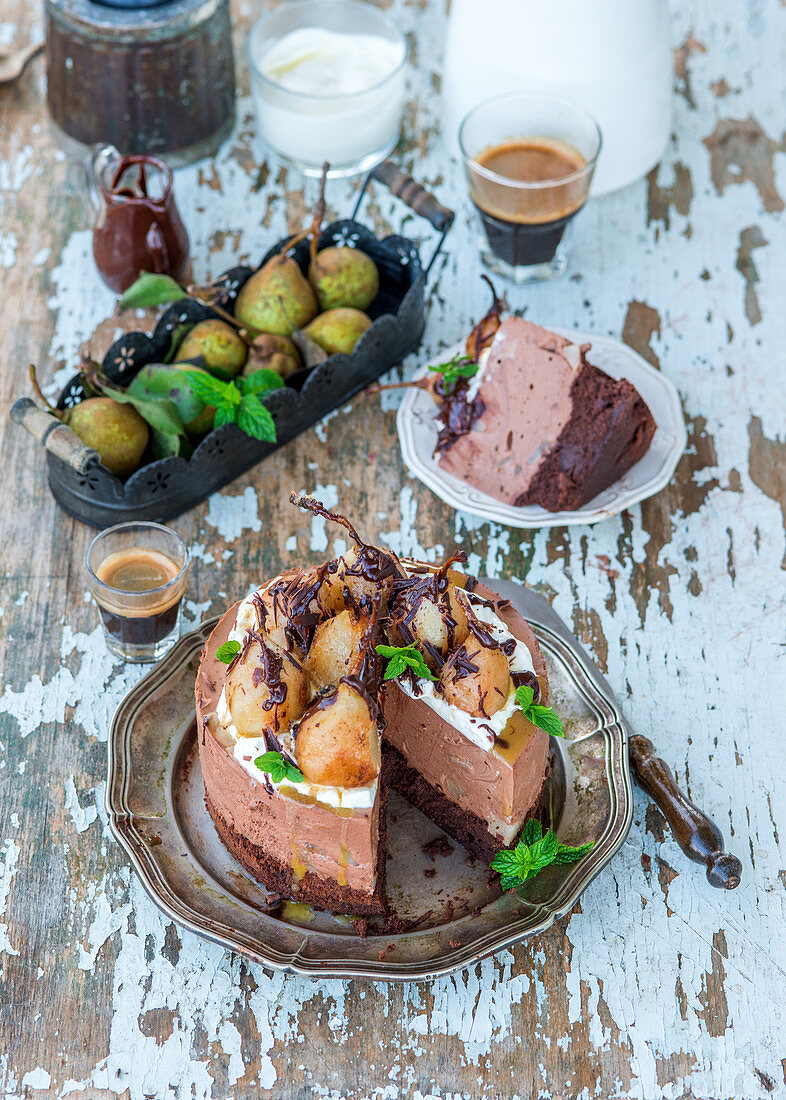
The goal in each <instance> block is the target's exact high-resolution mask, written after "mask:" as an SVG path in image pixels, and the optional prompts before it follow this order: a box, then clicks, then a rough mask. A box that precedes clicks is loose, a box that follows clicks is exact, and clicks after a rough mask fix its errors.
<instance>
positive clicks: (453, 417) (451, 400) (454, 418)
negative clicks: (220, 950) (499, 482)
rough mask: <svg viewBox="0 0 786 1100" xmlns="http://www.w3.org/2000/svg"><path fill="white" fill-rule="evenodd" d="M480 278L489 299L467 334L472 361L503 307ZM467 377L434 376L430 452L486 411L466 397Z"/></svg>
mask: <svg viewBox="0 0 786 1100" xmlns="http://www.w3.org/2000/svg"><path fill="white" fill-rule="evenodd" d="M481 278H482V279H484V280H485V282H487V283H488V285H489V287H490V289H491V297H492V302H491V308H490V309H489V310H488V312H487V313H486V314H485V315H484V316H483V317H481V319H480V320H479V321H478V323H477V324H476V325H475V327H474V328H473V330H472V332H471V333H470V334H469V336H468V337H467V342H466V353H467V355H468V356H469V358H470V359H471V360H472V362H473V363H479V362H480V356H481V355H482V353H483V352H484V351H485V350H486V348H488V347H491V344H492V343H493V341H494V337H495V336H496V334H497V329H498V328H499V326H500V324H501V323H502V319H501V318H502V311H503V309H504V308H505V303H504V302H503V301H502V299H501V298H498V297H497V292H496V290H495V289H494V284H493V283H492V281H491V279H489V277H488V276H487V275H482V276H481ZM471 381H472V379H471V378H457V379H456V381H455V382H452V383H451V384H450V385H449V386H446V385H445V381H444V376H443V375H440V376H439V377H438V378H437V380H436V382H435V384H434V387H433V390H434V394H435V396H436V397H438V398H439V399H440V401H441V402H442V407H441V409H440V411H439V412H438V413H437V416H436V419H437V420H438V421H439V423H440V424H441V425H442V427H441V428H440V429H439V434H438V436H437V445H436V447H435V448H434V454H437V453H438V452H440V451H446V450H447V449H448V448H449V447H452V446H453V444H454V443H455V442H456V440H457V439H460V438H461V436H462V435H467V433H468V432H471V431H472V429H473V428H474V427H475V424H476V423H477V422H478V420H479V419H480V418H481V416H483V413H484V412H485V411H486V406H485V405H484V404H483V402H482V400H481V399H480V397H479V396H476V397H475V398H473V400H472V401H469V400H468V399H467V394H468V392H469V387H470V383H471Z"/></svg>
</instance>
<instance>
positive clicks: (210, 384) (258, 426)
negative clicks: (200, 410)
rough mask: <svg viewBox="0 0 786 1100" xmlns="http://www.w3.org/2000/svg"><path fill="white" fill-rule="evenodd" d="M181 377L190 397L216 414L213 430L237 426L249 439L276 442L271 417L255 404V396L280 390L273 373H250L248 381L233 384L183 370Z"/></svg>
mask: <svg viewBox="0 0 786 1100" xmlns="http://www.w3.org/2000/svg"><path fill="white" fill-rule="evenodd" d="M183 374H184V376H185V379H186V381H187V382H188V385H189V387H190V389H191V392H192V393H193V394H194V396H195V397H198V398H199V400H200V401H202V402H204V404H205V405H211V406H212V407H213V408H214V409H215V410H216V412H215V416H214V417H213V427H214V428H221V427H223V425H224V424H237V426H238V427H239V428H240V430H241V431H242V432H245V433H246V435H250V436H251V437H252V439H261V440H263V441H264V442H266V443H275V442H276V425H275V422H274V420H273V417H272V416H271V415H270V411H269V409H266V408H265V406H264V405H263V404H262V402H261V401H260V400H259V394H262V393H268V392H269V391H270V390H277V389H280V388H281V386H283V385H284V382H283V380H282V379H281V377H280V376H279V375H278V374H276V372H275V371H272V370H266V369H263V370H258V371H254V373H253V374H252V375H249V377H248V378H236V379H235V380H234V381H233V382H222V381H221V379H220V378H214V377H213V375H212V374H208V373H207V372H206V371H200V370H186V371H183Z"/></svg>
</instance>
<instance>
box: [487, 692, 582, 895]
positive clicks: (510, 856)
mask: <svg viewBox="0 0 786 1100" xmlns="http://www.w3.org/2000/svg"><path fill="white" fill-rule="evenodd" d="M530 690H531V689H530ZM593 844H594V841H593V842H591V843H590V844H582V845H581V846H580V847H578V848H572V847H571V846H570V845H569V844H561V843H560V840H559V837H558V836H557V834H556V833H555V832H553V831H552V830H551V829H548V830H547V831H546V832H545V833H543V830H542V828H541V825H540V822H538V821H535V820H534V819H533V820H530V821H528V822H527V823H526V825H525V826H524V828H523V830H522V833H521V839H520V840H519V842H518V844H517V845H516V846H515V848H507V849H506V850H505V851H503V852H498V853H497V854H496V855H495V856H494V858H493V859H492V861H491V868H492V870H493V871H498V872H499V876H500V884H501V886H502V889H503V890H511V889H514V888H515V887H517V886H521V885H522V884H523V883H525V882H527V880H528V879H531V878H534V877H535V875H537V874H538V873H539V872H540V871H542V870H543V868H544V867H550V866H551V865H552V864H555V865H559V864H564V863H575V862H576V860H579V859H582V857H583V856H585V855H586V854H587V852H589V850H590V849H591V848H592V846H593Z"/></svg>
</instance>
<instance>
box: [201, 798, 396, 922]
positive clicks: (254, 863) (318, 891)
mask: <svg viewBox="0 0 786 1100" xmlns="http://www.w3.org/2000/svg"><path fill="white" fill-rule="evenodd" d="M387 796H388V788H387V786H386V784H385V783H383V782H382V781H381V780H380V784H379V796H378V797H379V800H380V806H379V841H378V846H377V866H376V871H375V873H376V887H375V889H374V892H373V894H366V893H363V892H362V891H360V890H356V889H353V888H351V887H348V886H341V885H340V884H339V883H338V882H336V880H335V879H325V878H321V877H320V876H319V875H317V874H315V873H314V872H313V871H306V873H305V875H304V876H303V878H302V879H300V881H299V882H297V883H295V881H294V873H293V871H292V867H291V865H290V864H289V863H286V862H284V861H283V860H280V859H277V858H276V857H275V856H273V855H271V854H270V853H269V852H266V851H265V850H264V849H263V848H260V846H259V845H258V844H254V843H253V842H252V841H250V840H249V839H248V838H247V837H244V836H243V835H242V834H241V833H239V832H237V830H236V829H235V828H234V827H233V826H232V825H230V824H229V822H228V821H227V820H226V819H225V818H224V817H222V815H221V814H220V813H219V812H218V810H217V809H216V808H215V806H214V805H213V804H212V802H211V801H210V796H209V795H207V794H205V803H206V805H207V809H208V813H209V814H210V816H211V818H212V819H213V824H214V825H215V827H216V832H217V833H218V835H219V838H220V839H221V843H222V844H223V845H224V847H225V848H226V849H227V850H228V851H229V853H230V854H231V855H232V856H234V857H235V859H236V860H237V861H238V863H239V864H240V865H241V867H243V869H244V870H246V871H247V872H248V873H249V875H251V877H252V878H254V879H256V880H257V882H261V883H263V885H264V886H266V887H267V888H268V890H273V891H274V892H275V893H276V894H279V895H280V896H281V897H282V898H293V899H294V900H296V901H299V902H302V903H303V904H305V905H311V906H313V907H314V909H324V910H326V911H327V912H329V913H342V914H348V915H352V916H356V915H357V916H369V917H378V916H385V914H386V913H387V911H388V906H387V900H386V898H385V857H386V853H387V839H386V815H385V805H386V803H387Z"/></svg>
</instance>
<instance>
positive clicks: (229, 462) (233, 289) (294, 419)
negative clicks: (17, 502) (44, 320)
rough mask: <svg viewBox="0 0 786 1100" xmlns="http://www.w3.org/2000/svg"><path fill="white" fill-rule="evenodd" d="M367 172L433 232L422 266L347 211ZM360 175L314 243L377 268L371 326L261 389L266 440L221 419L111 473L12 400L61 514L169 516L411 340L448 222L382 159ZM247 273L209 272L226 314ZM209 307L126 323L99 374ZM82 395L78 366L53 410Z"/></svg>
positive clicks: (370, 375) (408, 245)
mask: <svg viewBox="0 0 786 1100" xmlns="http://www.w3.org/2000/svg"><path fill="white" fill-rule="evenodd" d="M371 176H373V177H374V178H376V179H378V180H380V181H381V182H383V183H385V184H386V185H387V186H388V187H389V188H390V189H391V191H392V192H393V193H394V194H395V195H397V196H399V197H400V198H401V199H402V201H404V202H405V203H406V204H407V205H408V206H410V207H411V208H412V209H413V210H415V211H416V212H417V213H418V214H421V215H422V216H423V217H424V218H426V219H427V220H428V221H429V222H430V223H431V225H432V226H433V227H434V228H435V229H436V230H437V231H438V233H439V234H440V237H439V241H438V243H437V246H436V248H435V250H434V252H433V254H432V256H431V259H430V261H429V263H428V264H427V265H426V266H424V265H423V264H422V263H421V259H420V253H419V250H418V246H417V244H416V243H415V242H414V241H411V240H409V239H408V238H406V237H401V236H397V235H392V236H389V237H385V238H384V239H383V240H379V239H377V237H376V236H375V235H374V234H373V233H372V232H371V230H370V229H368V228H367V227H366V226H364V225H363V224H362V223H361V222H359V221H358V220H357V215H358V210H359V207H360V204H361V202H362V199H363V196H364V194H365V190H366V187H367V185H368V182H369V179H370V178H371ZM371 176H369V177H367V179H366V181H365V183H364V185H363V187H362V189H361V191H360V194H359V196H358V201H357V204H356V206H355V210H354V212H353V215H352V218H350V219H344V220H341V221H336V222H333V224H332V225H330V226H328V227H327V228H326V229H325V230H324V232H323V233H322V235H321V237H320V242H319V245H320V247H325V246H327V245H329V244H343V245H352V246H355V247H358V248H361V249H362V250H363V251H364V252H367V253H368V255H369V256H371V258H372V259H373V260H374V262H375V263H376V265H377V267H378V268H379V273H380V290H379V294H378V296H377V298H376V300H375V301H374V302H373V303H372V305H371V306H370V307H369V310H368V313H369V315H370V316H371V318H372V324H371V326H370V328H369V329H368V330H367V331H366V332H365V333H364V334H363V336H362V337H361V338H360V340H359V341H358V343H357V345H356V347H355V349H354V351H353V352H352V354H351V355H332V356H330V357H329V358H328V359H327V360H325V362H324V363H321V364H319V365H318V366H316V367H314V368H312V369H311V370H310V371H305V370H301V371H297V372H296V373H295V374H293V375H291V376H290V378H288V379H287V382H286V385H285V386H284V387H283V388H281V389H279V390H274V391H272V392H271V393H270V394H266V395H265V397H264V398H263V400H264V402H265V404H266V405H267V407H268V409H269V410H270V413H271V415H272V417H273V420H274V422H275V424H276V433H277V442H276V443H264V442H260V441H258V440H256V439H252V438H250V437H249V436H247V435H245V434H244V433H243V432H241V431H240V429H239V428H237V427H236V425H234V424H228V425H225V426H224V427H222V428H218V429H216V430H214V431H212V432H210V433H209V434H208V435H207V436H205V438H204V439H203V440H202V441H201V443H200V444H199V445H198V446H197V448H196V449H195V451H194V454H193V455H192V457H191V458H190V459H189V460H186V459H184V458H179V457H170V458H163V459H159V460H157V461H153V462H149V463H147V464H146V465H144V466H142V467H140V468H139V469H138V470H136V471H135V472H134V473H133V474H132V475H131V476H130V477H129V478H128V479H127V480H126V481H125V482H123V481H121V480H120V479H119V478H117V477H115V476H114V474H111V473H110V472H109V471H108V470H107V469H106V468H105V467H104V466H102V465H101V464H100V462H99V461H98V456H97V454H96V452H95V451H91V450H90V449H89V448H87V447H85V446H84V445H83V444H81V442H80V441H79V440H77V439H76V437H75V436H74V434H73V432H71V431H70V429H68V428H66V427H65V426H63V425H58V423H57V422H56V421H55V420H54V419H53V418H52V417H51V416H48V415H46V414H43V413H41V412H40V411H39V410H36V409H35V407H34V406H33V405H32V402H30V401H29V400H26V399H21V400H20V401H18V402H17V403H16V405H15V406H14V408H13V409H12V413H11V415H12V418H13V419H14V420H16V421H17V422H19V423H22V424H24V426H25V427H27V428H28V429H29V430H30V431H31V432H32V433H33V434H34V435H36V436H37V438H39V439H40V440H41V442H42V443H43V444H44V446H45V449H46V460H47V466H48V474H49V485H50V488H51V490H52V493H53V494H54V496H55V499H56V500H57V502H58V504H60V506H61V507H62V508H64V509H65V511H66V512H68V513H69V514H70V515H72V516H75V517H76V518H77V519H79V520H82V521H83V522H84V523H87V524H90V526H92V527H108V526H110V525H112V524H114V523H120V522H123V521H125V520H134V519H145V520H166V519H170V518H171V517H173V516H176V515H179V514H180V513H181V512H184V511H186V510H187V509H189V508H192V507H193V506H194V505H195V504H198V503H199V502H200V501H201V500H204V499H205V498H206V497H207V496H209V495H210V494H211V493H213V492H215V490H216V489H219V488H221V486H222V485H226V484H227V483H228V482H230V481H232V480H233V479H234V478H236V477H238V476H239V475H240V474H242V473H244V472H245V471H246V470H248V469H249V468H250V467H251V466H254V465H255V464H256V463H257V462H259V461H260V460H261V459H263V458H265V456H266V455H268V454H270V453H271V452H272V451H274V450H276V449H277V448H278V447H281V446H283V444H285V443H287V442H288V441H289V440H290V439H293V438H294V437H295V436H296V435H298V434H299V433H300V432H302V431H304V430H305V429H306V428H308V427H310V426H311V425H312V424H315V423H316V422H317V421H318V420H320V419H321V418H322V417H323V416H325V414H326V413H329V412H331V411H332V410H333V409H336V408H339V407H340V406H341V405H344V404H346V402H347V401H348V400H349V399H350V398H351V397H352V396H353V395H354V394H356V393H357V392H358V391H359V390H362V389H363V388H364V387H365V386H367V385H369V384H370V383H371V382H373V381H374V380H375V379H377V378H379V376H380V375H381V374H384V373H385V371H387V370H389V369H390V368H391V367H393V366H395V365H396V364H397V363H399V362H400V361H401V360H402V359H403V358H404V357H405V356H406V355H408V354H409V353H410V352H412V351H414V350H415V349H416V348H417V346H418V344H419V342H420V338H421V336H422V333H423V328H424V326H425V286H426V278H427V275H428V272H429V270H430V268H431V266H432V264H433V262H434V259H435V258H436V256H437V254H438V253H439V250H440V248H441V247H442V242H443V241H444V238H445V234H446V233H447V231H448V229H449V228H450V226H451V224H452V222H453V213H452V212H451V211H450V210H448V209H446V208H445V207H443V206H441V205H440V204H439V203H438V202H437V200H436V199H435V198H434V197H433V196H432V195H430V194H429V193H428V192H427V191H426V190H425V189H424V188H423V187H422V186H421V185H420V184H418V183H416V182H415V181H414V180H412V179H411V177H409V176H407V175H406V174H405V173H403V172H402V171H400V170H399V169H398V168H397V167H396V166H395V165H394V164H392V163H391V162H390V161H385V162H384V163H383V164H381V165H380V166H379V167H378V168H376V169H375V170H374V172H373V173H372V174H371ZM285 244H286V239H285V240H282V241H279V242H278V243H277V244H275V245H274V246H273V247H272V248H271V249H270V251H269V252H268V253H267V254H266V255H265V256H264V257H263V259H262V261H261V263H260V266H262V264H264V263H265V262H266V261H267V260H268V259H269V258H270V257H271V256H273V255H275V254H276V253H277V252H280V251H281V249H282V248H283V247H284V245H285ZM291 254H292V255H293V256H294V258H295V259H296V260H297V261H298V263H299V264H300V266H301V267H302V268H303V269H304V270H305V268H306V266H307V264H308V242H307V241H301V242H300V244H298V245H296V246H295V247H294V248H293V249H292V253H291ZM251 274H252V269H251V268H250V267H235V268H232V269H231V270H229V271H226V272H224V274H223V275H221V276H220V277H219V279H218V280H217V283H218V284H219V285H220V286H221V287H222V289H223V294H222V297H221V298H220V299H219V300H218V304H219V305H220V306H222V307H223V308H224V309H226V310H229V311H230V312H232V311H233V310H234V305H235V301H236V299H237V295H238V293H239V291H240V289H241V287H242V286H243V284H244V283H245V282H246V280H247V279H248V278H249V277H250V276H251ZM210 316H216V314H214V313H213V311H212V310H211V309H210V308H209V307H207V306H204V305H201V304H200V303H198V302H196V301H193V300H191V299H189V300H187V301H182V302H176V303H175V304H173V305H171V306H170V307H169V308H168V309H167V310H166V311H165V312H164V313H163V314H162V316H161V318H160V319H159V321H158V324H157V325H156V327H155V330H154V331H153V332H152V333H151V334H149V335H148V334H146V333H143V332H132V333H129V334H127V335H125V336H123V337H121V338H120V339H118V340H116V341H115V343H114V344H113V345H112V346H111V347H110V349H109V351H108V352H107V353H106V356H105V357H104V360H103V367H104V369H105V371H106V372H107V374H108V375H109V376H110V377H111V378H113V379H114V380H116V381H119V382H122V383H126V384H127V383H128V382H130V381H131V379H132V378H133V376H134V374H136V372H137V371H139V370H140V369H141V368H142V367H143V366H144V365H145V364H147V363H155V362H160V361H161V360H162V359H163V358H164V356H165V355H166V353H167V352H168V351H169V348H170V344H171V341H172V335H173V333H174V331H175V329H177V328H178V326H180V325H182V324H184V323H194V324H195V323H196V322H197V321H200V320H203V319H204V318H206V317H210ZM82 393H83V391H82V382H81V376H80V375H78V374H77V375H75V376H74V377H73V378H72V379H71V380H70V381H69V383H68V385H66V387H65V389H64V390H63V391H62V393H61V394H60V397H59V399H58V408H61V409H63V408H68V407H69V406H71V405H74V404H77V403H78V402H79V400H81V398H82ZM42 418H43V419H42ZM69 437H70V438H69Z"/></svg>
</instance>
